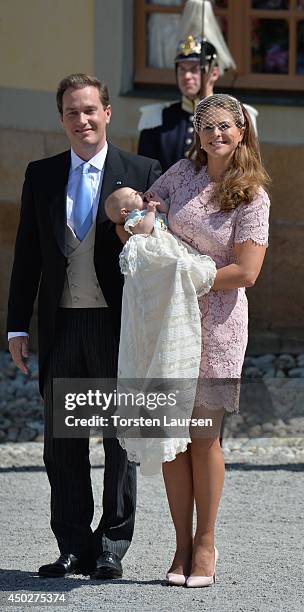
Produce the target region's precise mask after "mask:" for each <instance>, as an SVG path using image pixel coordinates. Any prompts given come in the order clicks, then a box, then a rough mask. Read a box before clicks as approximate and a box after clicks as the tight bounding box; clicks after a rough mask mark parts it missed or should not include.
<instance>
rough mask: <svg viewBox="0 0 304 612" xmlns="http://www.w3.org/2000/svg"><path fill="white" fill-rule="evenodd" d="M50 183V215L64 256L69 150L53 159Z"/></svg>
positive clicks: (65, 247) (65, 250)
mask: <svg viewBox="0 0 304 612" xmlns="http://www.w3.org/2000/svg"><path fill="white" fill-rule="evenodd" d="M54 161H55V164H56V165H54V169H53V172H52V184H51V185H50V191H49V202H50V208H49V210H50V217H51V223H52V227H53V231H54V233H55V236H56V240H57V243H58V246H59V248H60V250H61V251H62V253H63V254H64V255H65V256H66V254H67V245H66V229H67V220H66V191H67V184H68V179H69V171H70V165H71V152H70V151H65V152H64V153H63V154H62V156H60V158H57V160H54Z"/></svg>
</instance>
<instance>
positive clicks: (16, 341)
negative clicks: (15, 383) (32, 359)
mask: <svg viewBox="0 0 304 612" xmlns="http://www.w3.org/2000/svg"><path fill="white" fill-rule="evenodd" d="M8 347H9V351H10V354H11V356H12V359H13V362H14V363H15V365H16V366H17V368H19V370H21V372H23V374H28V373H29V369H28V367H27V366H26V365H25V362H24V359H26V358H27V357H28V356H29V350H28V337H27V336H15V338H11V339H10V340H9V343H8Z"/></svg>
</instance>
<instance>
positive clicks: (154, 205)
mask: <svg viewBox="0 0 304 612" xmlns="http://www.w3.org/2000/svg"><path fill="white" fill-rule="evenodd" d="M157 206H159V202H155V201H153V200H150V202H148V203H147V212H153V213H156V210H157Z"/></svg>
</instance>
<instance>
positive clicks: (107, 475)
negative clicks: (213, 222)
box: [7, 73, 160, 579]
mask: <svg viewBox="0 0 304 612" xmlns="http://www.w3.org/2000/svg"><path fill="white" fill-rule="evenodd" d="M57 106H58V110H59V115H60V120H61V122H62V125H63V128H64V130H65V132H66V135H67V137H68V139H69V141H70V145H71V148H70V149H69V150H68V151H65V152H63V153H61V154H59V155H56V156H54V157H50V158H47V159H42V160H39V161H34V162H31V163H30V164H29V165H28V167H27V170H26V174H25V181H24V185H23V191H22V205H21V215H20V224H19V228H18V233H17V238H16V246H15V258H14V264H13V271H12V277H11V284H10V293H9V306H8V322H7V329H8V333H9V336H8V337H9V348H10V351H11V354H12V357H13V360H14V362H15V364H16V365H17V366H18V367H19V368H20V369H21V370H22V371H23V372H24V373H27V371H28V370H27V366H26V361H25V358H26V357H27V356H28V330H29V325H30V319H31V316H32V311H33V305H34V301H35V298H36V295H37V293H38V342H39V374H40V389H41V393H42V395H43V396H44V404H45V446H44V462H45V466H46V470H47V474H48V478H49V481H50V485H51V527H52V530H53V532H54V535H55V537H56V539H57V543H58V547H59V551H60V556H59V558H58V559H57V560H56V561H55V562H52V563H48V564H47V565H43V566H41V567H40V568H39V575H40V576H47V577H58V576H65V575H66V574H71V573H81V572H82V573H90V574H91V576H92V577H94V578H100V579H105V578H119V577H121V576H122V566H121V559H122V557H123V556H124V554H125V552H126V551H127V549H128V547H129V545H130V542H131V539H132V534H133V529H134V515H135V500H136V470H135V465H134V464H133V463H130V462H128V460H127V456H126V453H125V451H124V450H123V449H122V448H121V447H120V445H119V443H118V440H117V439H116V438H115V437H112V438H109V437H108V438H104V440H103V444H104V451H105V471H104V491H103V515H102V518H101V520H100V522H99V525H98V527H97V529H96V530H95V532H93V531H92V529H91V522H92V519H93V514H94V503H93V495H92V488H91V479H90V461H89V440H88V438H55V437H54V436H53V398H52V393H53V390H52V382H53V379H54V378H86V377H90V378H115V377H116V365H117V353H118V338H119V327H120V309H121V295H122V286H123V278H122V275H121V273H120V269H119V261H118V258H119V253H120V251H121V248H122V243H121V241H120V239H119V237H118V235H117V233H116V229H115V226H114V225H113V223H111V222H110V221H109V220H108V219H107V217H106V215H105V211H104V201H105V199H106V197H107V196H108V195H109V194H110V193H111V192H112V191H114V190H115V189H117V187H122V186H129V187H132V188H134V189H136V190H138V191H146V190H147V189H148V188H149V187H150V185H151V184H152V183H153V182H154V181H155V180H156V179H157V178H158V176H159V175H160V166H159V163H158V162H157V161H155V160H151V159H146V158H144V157H139V156H137V155H132V154H130V153H127V152H124V151H122V150H120V149H117V148H116V147H114V146H112V145H111V144H110V143H109V142H107V139H106V130H107V126H108V124H109V122H110V119H111V106H110V103H109V95H108V89H107V86H106V85H105V84H102V83H100V81H99V80H98V79H96V78H94V77H90V76H88V75H85V74H78V73H77V74H72V75H69V76H68V77H66V78H64V79H63V80H62V81H61V83H60V84H59V87H58V91H57Z"/></svg>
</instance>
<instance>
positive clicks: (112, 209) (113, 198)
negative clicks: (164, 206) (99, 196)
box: [105, 187, 144, 224]
mask: <svg viewBox="0 0 304 612" xmlns="http://www.w3.org/2000/svg"><path fill="white" fill-rule="evenodd" d="M135 208H137V209H138V210H142V209H143V208H144V202H143V198H142V195H141V194H140V193H139V192H138V191H135V189H131V187H121V188H120V189H116V191H113V193H111V195H109V197H108V198H107V199H106V201H105V211H106V214H107V216H108V217H109V219H111V221H113V223H118V224H123V223H124V222H125V220H126V217H127V215H128V214H129V213H130V212H132V210H134V209H135Z"/></svg>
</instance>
